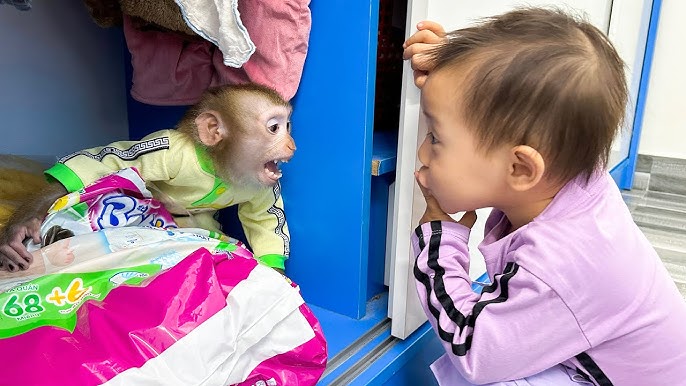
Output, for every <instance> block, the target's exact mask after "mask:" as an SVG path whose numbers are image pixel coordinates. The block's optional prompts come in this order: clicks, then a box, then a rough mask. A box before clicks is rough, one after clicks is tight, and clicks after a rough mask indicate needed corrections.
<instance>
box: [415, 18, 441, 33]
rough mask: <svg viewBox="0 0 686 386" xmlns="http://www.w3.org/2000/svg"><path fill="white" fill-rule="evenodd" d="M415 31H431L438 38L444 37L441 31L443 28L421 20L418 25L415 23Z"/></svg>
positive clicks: (429, 21) (432, 22)
mask: <svg viewBox="0 0 686 386" xmlns="http://www.w3.org/2000/svg"><path fill="white" fill-rule="evenodd" d="M417 29H418V30H420V31H427V30H428V31H431V32H433V33H434V34H435V35H438V36H441V37H443V36H445V30H444V29H443V26H442V25H440V24H438V23H436V22H435V21H431V20H422V21H420V22H419V23H417Z"/></svg>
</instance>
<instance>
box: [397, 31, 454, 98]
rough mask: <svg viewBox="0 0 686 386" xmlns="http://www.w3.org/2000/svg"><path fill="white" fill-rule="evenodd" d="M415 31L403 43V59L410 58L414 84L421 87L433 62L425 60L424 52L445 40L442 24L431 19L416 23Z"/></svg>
mask: <svg viewBox="0 0 686 386" xmlns="http://www.w3.org/2000/svg"><path fill="white" fill-rule="evenodd" d="M417 30H418V31H417V32H415V33H414V35H412V36H410V37H409V38H407V40H406V41H405V43H403V49H404V50H403V59H410V64H411V65H412V69H413V70H414V71H413V74H414V84H415V85H416V86H417V87H419V88H422V87H423V86H424V82H426V77H427V76H428V74H429V71H431V69H432V68H433V64H432V63H431V62H429V61H427V60H426V59H427V57H426V55H425V54H424V53H425V52H426V51H428V50H430V49H432V48H433V47H435V45H436V44H439V43H442V42H443V41H445V31H444V30H443V26H441V25H440V24H438V23H436V22H433V21H428V20H425V21H421V22H419V23H418V24H417Z"/></svg>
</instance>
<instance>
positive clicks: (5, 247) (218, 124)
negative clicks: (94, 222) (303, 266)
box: [0, 84, 296, 272]
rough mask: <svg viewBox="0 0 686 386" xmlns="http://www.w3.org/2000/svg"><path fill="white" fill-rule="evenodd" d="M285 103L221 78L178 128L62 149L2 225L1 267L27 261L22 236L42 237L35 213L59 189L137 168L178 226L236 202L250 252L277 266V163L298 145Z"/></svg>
mask: <svg viewBox="0 0 686 386" xmlns="http://www.w3.org/2000/svg"><path fill="white" fill-rule="evenodd" d="M291 112H292V107H291V105H290V104H289V103H288V102H287V101H286V100H284V99H283V98H282V97H281V96H280V95H279V94H278V93H277V92H276V91H274V90H272V89H271V88H268V87H265V86H262V85H258V84H246V85H231V86H222V87H218V88H214V89H210V90H208V91H207V92H205V94H204V95H203V97H202V98H201V100H200V101H199V102H198V103H197V104H196V105H194V106H192V107H191V108H189V110H188V111H187V112H186V114H185V115H184V116H183V118H182V119H181V120H180V121H179V123H178V124H177V127H176V130H161V131H157V132H154V133H152V134H150V135H148V136H146V137H145V138H143V139H142V140H140V141H120V142H114V143H111V144H109V145H107V146H103V147H95V148H91V149H86V150H81V151H77V152H75V153H72V154H69V155H67V156H65V157H63V158H61V159H60V160H58V162H57V163H56V164H55V165H54V166H52V167H51V168H50V169H48V170H46V171H45V175H46V176H47V178H48V179H49V180H50V181H51V184H50V188H49V189H47V190H46V191H44V192H37V194H36V195H35V196H34V197H31V198H30V199H28V200H27V201H26V202H24V203H23V204H22V205H21V206H20V207H19V208H18V210H17V212H16V213H15V214H14V215H13V217H12V218H10V220H9V221H8V223H7V226H6V227H5V228H4V229H2V230H0V270H7V271H10V272H14V271H17V270H25V269H27V268H28V267H29V265H30V264H31V263H32V256H31V253H29V252H28V251H27V249H26V247H25V246H24V244H23V242H24V241H25V240H28V239H29V238H31V239H33V241H34V242H35V243H41V237H40V225H41V222H42V220H43V219H44V218H45V215H46V214H47V210H48V209H49V207H50V205H52V203H53V202H54V201H55V200H56V199H57V198H59V197H61V196H63V195H65V194H67V193H68V192H73V191H77V190H79V189H82V188H83V187H84V186H86V185H88V184H90V183H92V182H93V181H95V180H97V179H98V178H100V177H102V176H104V175H107V174H110V173H113V172H115V171H117V170H120V169H123V168H127V167H135V168H136V169H137V170H138V172H139V173H140V174H141V176H142V177H143V180H145V181H146V183H147V184H148V187H149V188H150V191H151V192H152V194H153V196H154V197H155V198H156V199H158V200H159V201H161V202H162V203H164V204H165V206H166V208H167V209H168V210H169V212H171V213H172V214H173V215H174V217H175V220H176V222H177V224H178V225H179V226H181V227H200V228H205V229H210V230H219V224H218V223H217V221H216V220H215V218H214V215H215V213H216V211H217V210H218V209H222V208H226V207H229V206H233V205H238V216H239V219H240V221H241V224H242V225H243V229H244V231H245V234H246V236H247V238H248V242H249V243H250V245H251V247H252V248H253V253H254V254H255V257H256V258H257V259H258V260H259V261H260V262H261V263H263V264H266V265H268V266H270V267H273V268H275V269H277V270H280V271H281V272H283V270H284V262H285V260H286V259H287V258H288V255H289V244H290V235H289V232H288V226H287V224H286V216H285V213H284V206H283V200H282V198H281V188H280V184H279V178H281V176H282V173H281V170H280V168H279V167H280V165H281V164H282V163H284V162H288V161H289V160H290V159H291V157H293V154H294V152H295V149H296V147H295V142H294V140H293V137H291V123H290V116H291Z"/></svg>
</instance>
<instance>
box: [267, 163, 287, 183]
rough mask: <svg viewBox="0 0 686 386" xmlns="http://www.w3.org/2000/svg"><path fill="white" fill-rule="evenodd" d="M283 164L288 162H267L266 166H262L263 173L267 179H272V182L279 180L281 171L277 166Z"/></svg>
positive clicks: (281, 174)
mask: <svg viewBox="0 0 686 386" xmlns="http://www.w3.org/2000/svg"><path fill="white" fill-rule="evenodd" d="M285 162H288V161H286V160H279V159H276V160H273V161H269V162H267V163H266V164H264V172H265V174H266V175H267V177H269V178H270V179H272V180H274V181H276V180H278V179H279V178H281V176H283V173H282V172H281V169H279V166H280V165H281V164H282V163H285Z"/></svg>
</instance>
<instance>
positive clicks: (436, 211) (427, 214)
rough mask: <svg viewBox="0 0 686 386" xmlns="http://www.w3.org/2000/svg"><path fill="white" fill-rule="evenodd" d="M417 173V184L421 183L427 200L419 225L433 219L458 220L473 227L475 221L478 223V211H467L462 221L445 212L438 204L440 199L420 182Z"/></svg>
mask: <svg viewBox="0 0 686 386" xmlns="http://www.w3.org/2000/svg"><path fill="white" fill-rule="evenodd" d="M417 174H418V172H414V177H415V180H416V181H417V185H419V189H421V191H422V194H423V195H424V199H425V200H426V210H425V211H424V215H422V217H421V218H420V219H419V225H422V224H424V223H427V222H431V221H450V222H457V223H458V224H461V225H464V226H466V227H467V228H469V229H472V227H473V226H474V223H476V212H475V211H473V210H470V211H468V212H465V214H464V215H463V216H462V218H461V219H460V221H455V220H454V219H453V218H452V217H450V215H449V214H447V213H445V211H443V209H441V206H440V205H439V204H438V201H436V198H435V197H434V196H433V195H431V192H430V191H429V190H428V189H427V188H426V187H425V186H423V185H422V184H421V183H420V182H419V180H418V179H417Z"/></svg>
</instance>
